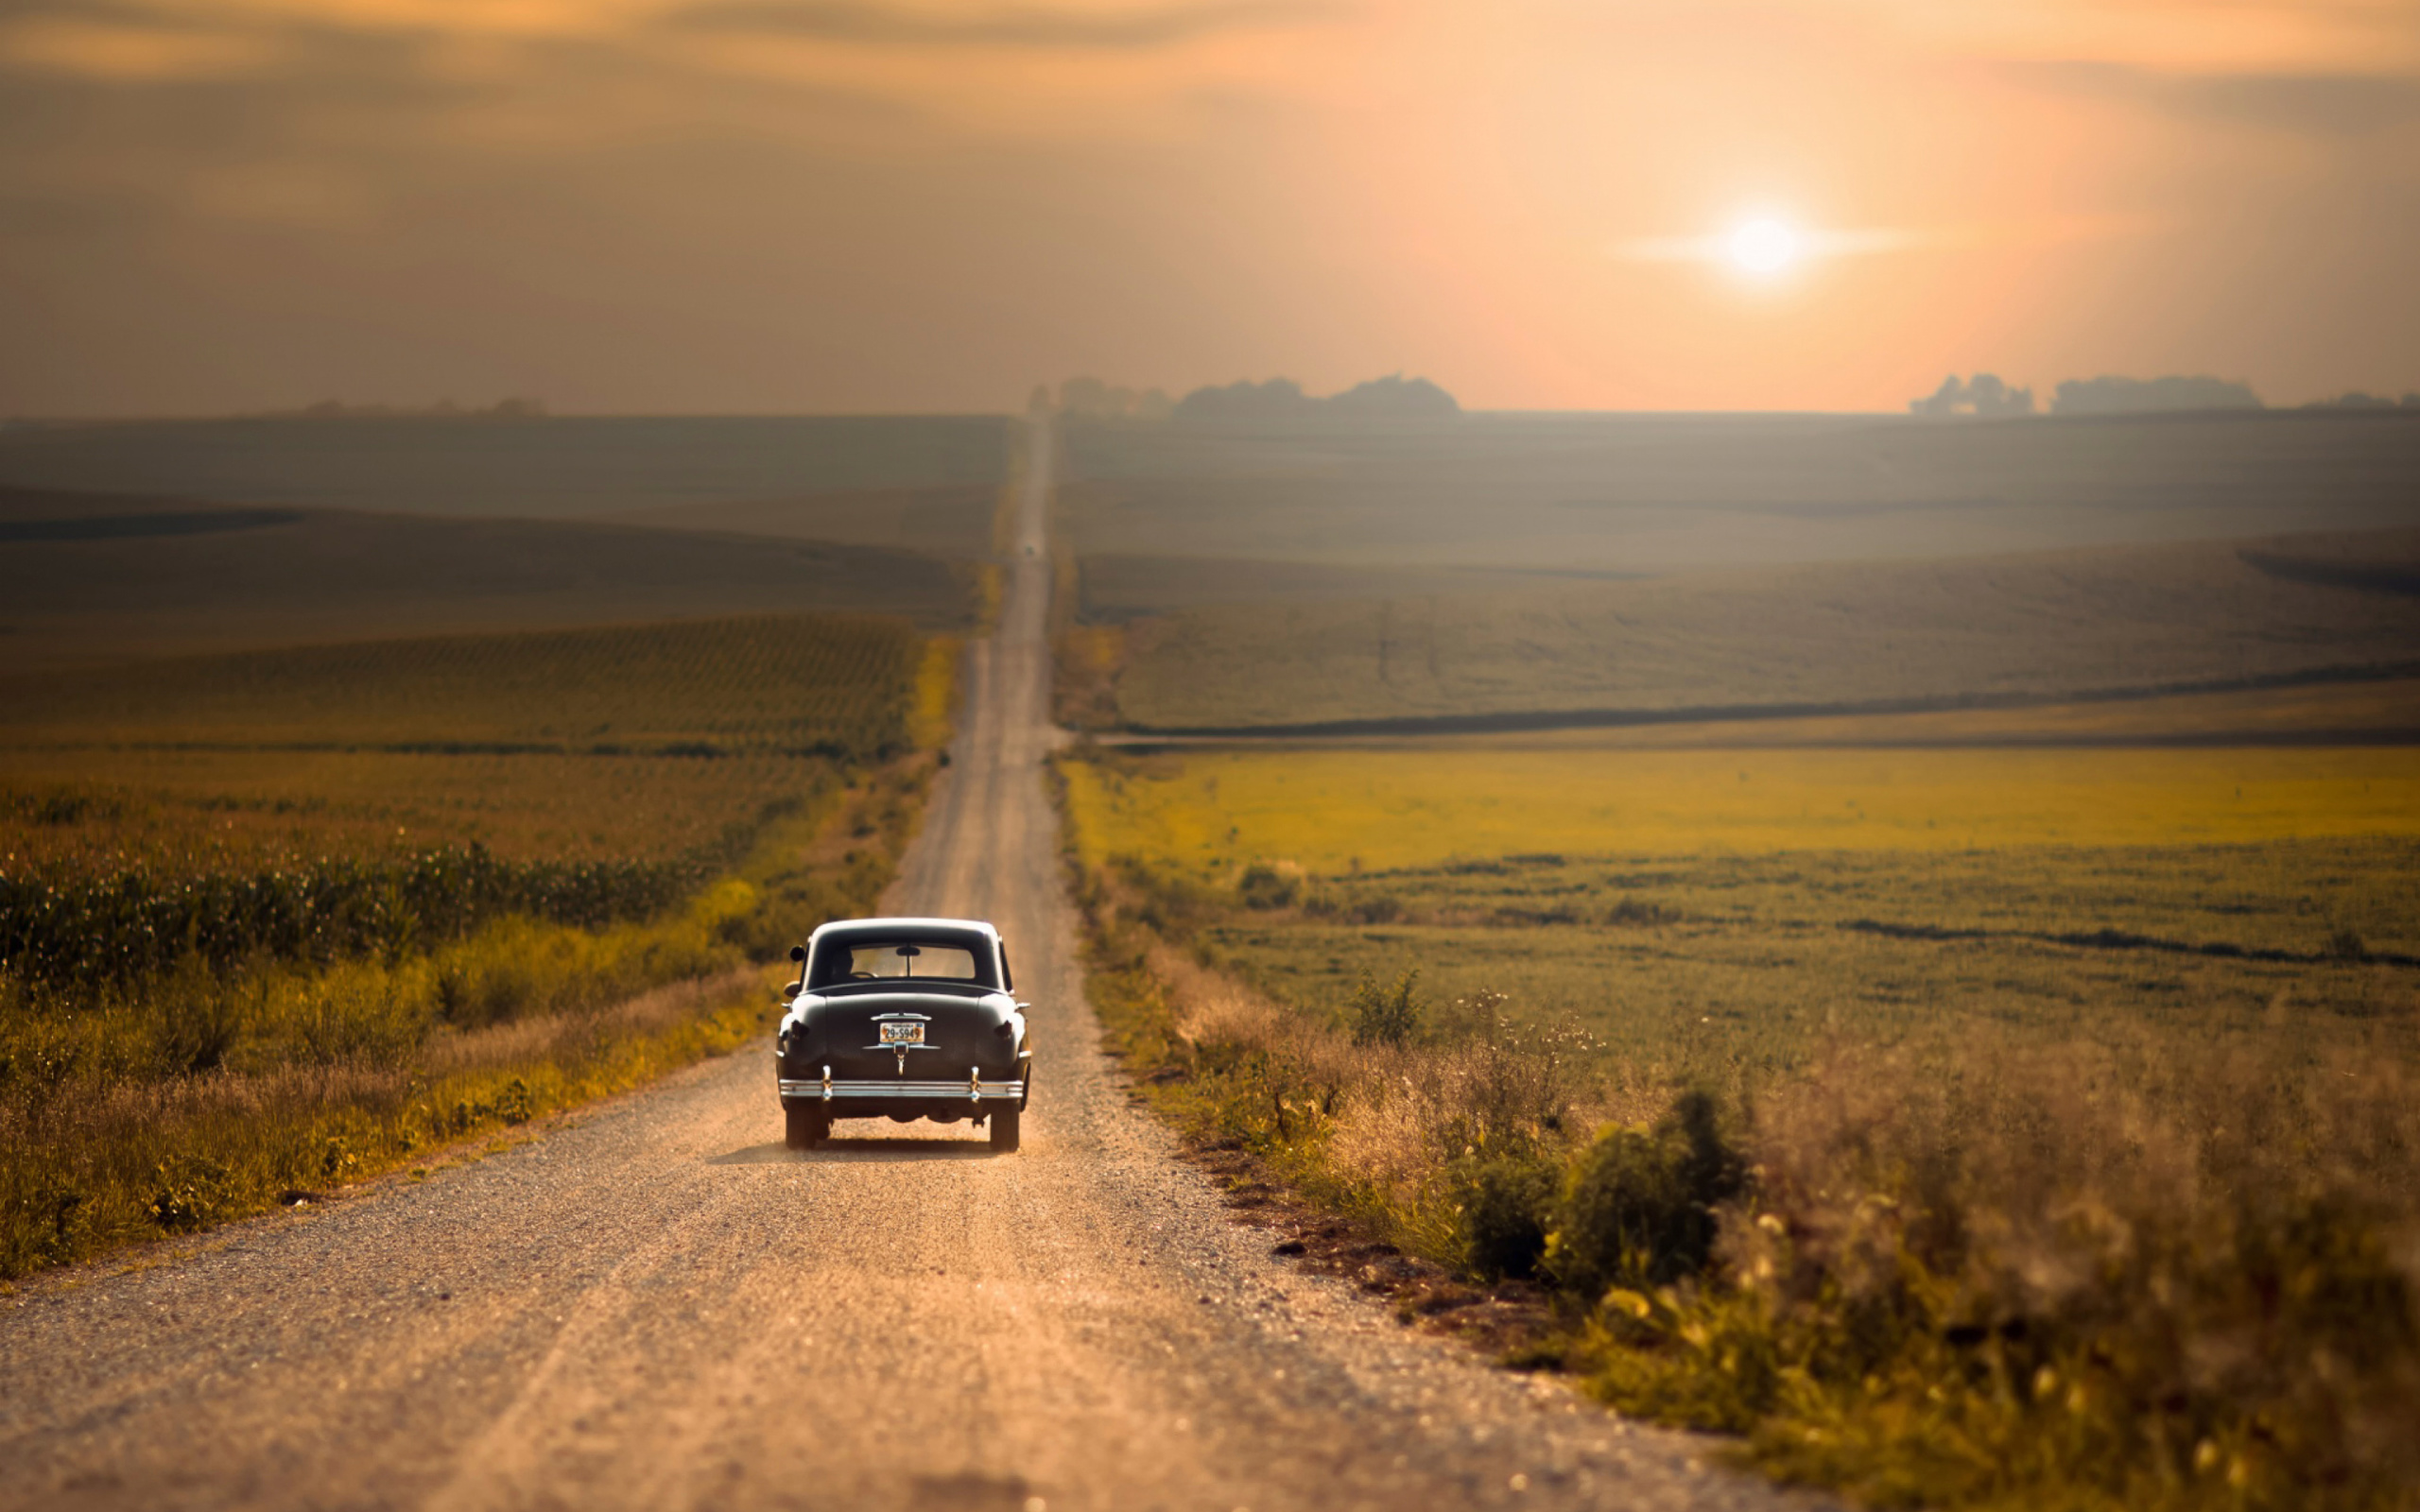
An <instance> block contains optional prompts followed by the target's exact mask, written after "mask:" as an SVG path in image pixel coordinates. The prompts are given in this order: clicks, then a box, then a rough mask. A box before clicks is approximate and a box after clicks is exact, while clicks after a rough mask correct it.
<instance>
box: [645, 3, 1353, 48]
mask: <svg viewBox="0 0 2420 1512" xmlns="http://www.w3.org/2000/svg"><path fill="white" fill-rule="evenodd" d="M1340 14H1341V8H1340V7H1338V6H1335V5H1330V4H1322V3H1319V0H1201V3H1196V4H1190V5H1175V6H1163V7H1157V8H1154V9H1145V10H1130V11H1098V10H1066V9H1029V8H1021V7H1010V8H1006V9H997V10H988V11H984V12H980V13H977V14H947V13H942V12H937V11H931V10H910V9H900V8H898V7H894V6H881V5H866V4H853V3H849V0H837V3H836V0H711V3H709V4H705V5H697V6H689V7H686V8H684V9H680V10H677V11H674V12H672V13H671V15H670V16H669V17H667V18H666V19H667V21H668V23H669V24H670V25H672V26H677V27H679V28H682V29H683V30H694V31H723V32H751V33H756V34H759V35H774V36H783V37H797V38H805V39H812V40H815V41H821V42H838V43H860V44H871V45H879V46H898V47H935V46H938V47H1004V48H1071V49H1073V48H1081V49H1094V50H1102V51H1133V50H1144V49H1150V48H1157V47H1167V46H1172V45H1176V44H1178V43H1186V42H1190V41H1193V40H1194V39H1196V38H1198V37H1203V36H1208V35H1211V34H1213V33H1219V32H1229V31H1237V30H1248V29H1256V28H1261V27H1268V26H1300V25H1304V24H1306V23H1313V22H1321V21H1326V20H1330V19H1333V18H1335V17H1337V16H1338V15H1340Z"/></svg>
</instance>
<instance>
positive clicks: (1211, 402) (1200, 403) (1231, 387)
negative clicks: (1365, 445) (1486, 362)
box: [1059, 373, 1462, 421]
mask: <svg viewBox="0 0 2420 1512" xmlns="http://www.w3.org/2000/svg"><path fill="white" fill-rule="evenodd" d="M1059 409H1060V411H1061V412H1062V413H1063V414H1067V415H1074V416H1081V417H1084V418H1086V419H1094V420H1103V419H1107V420H1118V419H1126V420H1176V421H1239V420H1240V421H1253V420H1309V419H1316V418H1322V417H1325V418H1339V419H1347V420H1438V419H1445V418H1450V417H1452V416H1455V415H1459V414H1461V412H1462V406H1461V404H1458V403H1456V402H1455V399H1454V396H1453V395H1451V394H1449V393H1447V392H1445V390H1444V389H1443V388H1440V387H1437V385H1435V384H1433V383H1430V382H1429V381H1428V380H1427V379H1426V378H1407V377H1405V376H1403V375H1402V374H1401V373H1396V374H1392V375H1391V376H1389V377H1385V378H1373V379H1371V380H1370V381H1369V382H1367V383H1362V384H1356V385H1354V386H1353V387H1350V388H1347V389H1345V390H1344V391H1343V392H1341V393H1337V394H1330V395H1328V396H1327V397H1326V398H1324V399H1322V398H1315V397H1314V396H1312V395H1310V394H1306V393H1305V392H1303V386H1302V385H1300V384H1298V383H1296V382H1294V380H1292V379H1291V378H1271V379H1269V380H1268V381H1266V382H1264V383H1254V382H1253V381H1252V380H1250V379H1245V380H1244V381H1242V382H1240V383H1232V384H1224V385H1213V386H1211V387H1203V388H1197V389H1195V390H1193V391H1192V392H1191V393H1189V394H1187V395H1185V396H1184V398H1183V399H1179V400H1171V399H1169V398H1168V396H1167V394H1166V393H1165V392H1163V391H1162V390H1160V389H1157V388H1145V389H1141V390H1136V389H1132V388H1128V387H1123V386H1122V385H1116V384H1107V383H1103V382H1102V381H1101V380H1099V379H1098V378H1070V379H1068V380H1067V381H1066V382H1065V383H1063V384H1061V385H1060V386H1059Z"/></svg>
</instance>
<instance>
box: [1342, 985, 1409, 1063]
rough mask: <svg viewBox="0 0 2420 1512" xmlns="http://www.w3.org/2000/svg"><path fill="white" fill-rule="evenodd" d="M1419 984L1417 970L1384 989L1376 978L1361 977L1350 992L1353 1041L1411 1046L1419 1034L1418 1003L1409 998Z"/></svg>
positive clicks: (1358, 1043)
mask: <svg viewBox="0 0 2420 1512" xmlns="http://www.w3.org/2000/svg"><path fill="white" fill-rule="evenodd" d="M1419 981H1420V971H1419V969H1418V968H1416V967H1415V968H1414V969H1412V970H1411V971H1406V972H1404V973H1403V974H1402V975H1401V976H1398V977H1396V978H1395V979H1394V980H1393V981H1392V982H1390V983H1388V984H1387V985H1386V986H1385V987H1380V986H1379V985H1378V979H1377V978H1376V977H1374V976H1369V975H1364V976H1363V977H1362V978H1361V985H1360V986H1358V987H1357V988H1354V989H1353V1002H1352V1004H1351V1005H1350V1006H1349V1008H1348V1009H1347V1011H1348V1012H1349V1013H1350V1014H1351V1015H1352V1019H1353V1042H1354V1043H1355V1044H1357V1045H1393V1046H1397V1047H1400V1046H1402V1045H1406V1044H1409V1043H1410V1041H1411V1037H1412V1036H1413V1035H1416V1034H1418V1033H1419V1032H1420V1002H1419V1000H1418V999H1416V998H1414V997H1413V996H1412V995H1411V989H1412V988H1413V987H1414V986H1415V985H1417V984H1418V982H1419Z"/></svg>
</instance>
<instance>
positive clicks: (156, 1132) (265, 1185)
mask: <svg viewBox="0 0 2420 1512" xmlns="http://www.w3.org/2000/svg"><path fill="white" fill-rule="evenodd" d="M932 761H933V758H932V757H931V756H930V755H929V754H918V755H914V756H909V757H903V758H900V759H898V760H895V761H893V762H891V763H889V764H887V765H884V766H881V767H878V768H873V769H872V770H868V771H862V772H860V773H858V774H856V780H855V781H853V782H848V783H846V784H845V785H842V784H838V783H836V784H832V785H830V786H828V787H826V788H824V789H823V790H821V792H820V793H818V794H817V796H816V797H815V798H814V799H812V800H810V801H809V802H807V803H806V804H805V805H804V807H803V808H801V809H799V810H797V811H795V812H793V813H791V814H790V815H788V816H787V817H784V818H782V819H779V820H777V821H776V822H774V823H773V824H772V825H771V826H770V827H769V829H768V830H767V831H766V832H764V833H762V834H761V835H760V836H759V837H758V841H757V844H756V846H755V847H754V849H753V851H752V853H751V854H750V855H749V856H747V857H746V858H745V859H744V860H743V861H742V862H741V864H740V865H739V866H737V867H736V868H734V870H733V871H731V872H730V873H728V874H726V875H725V876H724V877H722V878H721V879H720V880H719V881H717V882H716V883H714V884H713V885H710V886H707V887H706V888H704V889H703V890H702V891H700V892H699V893H698V894H696V895H695V896H693V897H692V898H691V899H689V900H688V901H687V902H684V903H683V904H681V905H679V906H677V907H676V908H674V909H672V910H671V911H670V912H668V913H666V914H663V915H660V916H658V917H656V918H653V919H646V920H643V921H636V922H630V923H624V924H618V925H614V926H612V927H609V928H605V929H601V930H582V929H579V928H575V927H572V926H569V925H559V924H547V923H543V922H540V921H538V920H536V919H530V918H527V917H526V916H521V915H507V916H504V917H501V918H497V919H493V920H491V921H489V922H488V923H487V924H485V925H484V926H482V927H480V928H479V929H477V930H476V931H475V932H474V933H472V934H470V935H468V936H464V937H462V938H459V939H457V940H453V941H450V942H445V943H441V944H438V945H436V946H434V948H429V949H424V950H412V951H406V952H402V953H398V954H392V955H382V954H371V955H369V956H367V957H364V958H355V959H348V960H340V961H337V962H335V963H333V964H321V963H317V962H309V961H286V962H279V961H274V960H254V961H251V962H249V963H245V964H242V965H239V966H237V967H236V968H235V969H234V970H233V971H211V970H209V969H208V968H207V967H206V966H205V965H203V964H202V963H201V962H199V960H189V961H188V962H187V963H186V964H185V965H184V966H182V968H179V969H176V970H172V971H167V972H165V973H163V974H160V975H157V976H153V977H150V978H147V979H146V980H143V981H140V982H137V983H134V984H131V985H129V986H126V987H123V988H116V989H112V990H108V991H103V992H99V993H96V994H95V993H87V994H84V995H81V996H79V997H78V998H76V999H75V1000H73V1001H72V1002H68V1001H62V1000H60V999H58V998H55V997H49V996H46V995H45V994H43V992H42V990H41V989H40V988H37V987H34V986H32V985H29V984H27V983H26V982H25V981H23V980H21V979H14V978H12V979H11V980H9V982H8V983H7V984H6V985H5V986H0V1144H5V1146H6V1148H7V1150H8V1151H9V1154H8V1156H7V1158H6V1160H5V1161H4V1162H0V1224H5V1228H0V1278H7V1277H16V1276H23V1275H25V1274H27V1273H29V1272H32V1271H35V1270H39V1269H42V1268H44V1267H47V1266H51V1265H56V1264H60V1263H67V1262H72V1261H76V1260H80V1259H85V1258H89V1257H91V1256H94V1255H97V1254H101V1253H104V1252H107V1251H109V1250H111V1249H113V1248H116V1247H118V1246H124V1245H127V1244H131V1243H137V1242H140V1241H143V1240H147V1239H153V1238H157V1237H160V1236H161V1235H163V1234H175V1233H183V1232H190V1231H193V1230H196V1229H203V1228H207V1227H210V1226H212V1225H215V1224H217V1223H221V1222H225V1221H227V1220H230V1219H233V1218H238V1217H243V1216H246V1215H249V1214H251V1213H255V1212H260V1211H267V1210H268V1209H270V1208H271V1207H273V1206H275V1205H276V1204H277V1203H279V1202H280V1201H282V1200H289V1199H290V1198H291V1197H292V1196H293V1195H294V1194H298V1193H311V1192H319V1191H323V1190H325V1189H327V1188H330V1187H333V1186H337V1185H340V1184H342V1183H344V1182H346V1181H350V1180H354V1179H358V1178H360V1177H367V1176H370V1175H372V1174H375V1173H377V1172H380V1171H383V1170H388V1169H392V1168H395V1167H397V1166H401V1165H406V1164H408V1163H410V1161H411V1160H413V1159H414V1158H415V1157H416V1156H418V1155H420V1154H421V1153H423V1152H424V1151H426V1150H427V1149H429V1148H430V1147H431V1146H433V1145H436V1144H441V1143H447V1142H450V1141H454V1140H458V1139H461V1138H463V1137H465V1136H470V1135H475V1134H477V1133H479V1132H481V1131H483V1130H489V1129H493V1128H498V1127H504V1126H509V1125H520V1124H523V1123H526V1122H527V1121H528V1120H529V1119H531V1118H534V1117H537V1116H540V1115H542V1114H544V1113H546V1112H548V1111H552V1110H555V1109H558V1108H567V1107H571V1106H575V1105H577V1104H579V1103H580V1102H583V1101H586V1100H589V1099H591V1098H594V1097H597V1096H600V1095H604V1094H607V1093H611V1092H614V1091H623V1090H626V1089H628V1088H631V1087H633V1086H637V1085H639V1084H640V1083H642V1082H644V1081H646V1080H648V1079H650V1078H652V1077H654V1076H656V1075H659V1074H662V1073H664V1072H666V1071H668V1070H671V1069H673V1068H675V1067H678V1066H681V1065H684V1064H687V1063H689V1062H690V1061H693V1060H696V1059H698V1058H700V1057H703V1056H708V1055H716V1054H721V1053H724V1052H727V1051H728V1050H730V1049H732V1048H733V1047H734V1046H735V1045H737V1044H738V1043H739V1042H741V1041H742V1040H745V1039H747V1038H749V1037H750V1036H751V1035H752V1034H754V1033H756V1032H757V1031H759V1030H760V1029H761V1028H762V1026H763V1022H764V1016H765V1004H766V1002H767V1001H768V1000H766V999H764V998H761V997H759V996H758V995H757V994H758V992H759V991H760V990H763V989H766V988H768V986H769V980H770V978H769V976H768V975H767V973H766V971H762V970H759V969H757V968H756V967H754V966H752V964H751V963H752V962H755V961H764V960H768V959H771V958H772V957H774V956H775V955H777V954H778V953H779V951H780V950H781V949H783V948H786V947H787V945H788V944H789V943H790V941H791V938H792V936H795V935H796V934H798V933H799V932H800V931H801V930H802V928H804V926H805V925H806V924H808V923H811V922H812V921H814V920H815V919H821V918H822V917H825V916H826V915H830V914H846V913H852V912H860V911H863V910H864V909H867V908H870V907H872V906H873V902H874V900H875V899H877V898H878V897H879V895H880V893H881V890H882V888H883V886H884V885H887V883H888V882H889V880H890V875H891V872H892V870H893V868H894V867H895V863H896V861H897V858H898V856H899V854H900V852H901V851H902V850H904V848H905V846H906V843H907V840H908V837H909V834H910V833H911V832H912V830H913V827H914V821H915V817H916V816H917V814H918V812H919V808H920V804H921V800H922V797H923V794H924V791H925V785H926V784H927V782H929V779H930V773H931V770H932Z"/></svg>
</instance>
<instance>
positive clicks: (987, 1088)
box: [782, 1076, 1025, 1103]
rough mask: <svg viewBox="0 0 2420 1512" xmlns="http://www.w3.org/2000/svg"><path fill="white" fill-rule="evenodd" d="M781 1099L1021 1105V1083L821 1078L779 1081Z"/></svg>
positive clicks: (1022, 1087) (972, 1079) (969, 1078)
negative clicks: (869, 1099)
mask: <svg viewBox="0 0 2420 1512" xmlns="http://www.w3.org/2000/svg"><path fill="white" fill-rule="evenodd" d="M782 1096H783V1097H784V1098H786V1099H787V1100H790V1101H793V1102H822V1103H837V1102H841V1101H852V1102H854V1101H856V1100H857V1099H860V1098H880V1099H881V1100H883V1101H885V1102H905V1101H914V1102H960V1103H991V1102H1002V1103H1011V1102H1013V1103H1022V1102H1023V1101H1024V1100H1025V1080H1024V1078H1023V1077H1019V1078H1018V1079H1016V1080H1014V1081H984V1080H981V1079H979V1078H977V1077H974V1076H969V1077H968V1078H966V1079H965V1080H964V1081H908V1080H907V1079H906V1078H904V1077H902V1078H896V1079H894V1078H891V1077H884V1078H881V1079H879V1080H874V1081H842V1080H839V1079H838V1078H837V1077H829V1076H827V1077H825V1078H823V1079H822V1080H821V1081H791V1080H790V1079H788V1078H787V1077H784V1078H783V1080H782Z"/></svg>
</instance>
